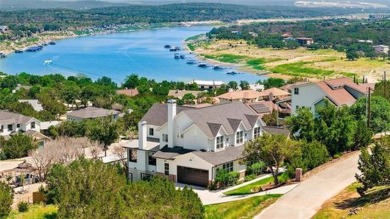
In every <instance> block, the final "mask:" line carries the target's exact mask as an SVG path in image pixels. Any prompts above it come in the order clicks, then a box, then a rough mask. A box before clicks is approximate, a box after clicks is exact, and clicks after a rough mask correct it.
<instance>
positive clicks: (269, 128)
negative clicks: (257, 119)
mask: <svg viewBox="0 0 390 219" xmlns="http://www.w3.org/2000/svg"><path fill="white" fill-rule="evenodd" d="M263 129H264V131H265V132H267V133H269V134H273V135H277V134H281V135H285V136H287V137H288V136H290V130H289V129H286V128H280V127H276V126H264V127H263Z"/></svg>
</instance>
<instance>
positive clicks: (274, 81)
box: [259, 78, 286, 89]
mask: <svg viewBox="0 0 390 219" xmlns="http://www.w3.org/2000/svg"><path fill="white" fill-rule="evenodd" d="M259 82H260V84H263V85H264V88H265V89H269V88H272V87H282V86H284V85H285V84H286V82H285V81H284V80H283V79H281V78H268V79H267V80H264V81H261V80H260V81H259Z"/></svg>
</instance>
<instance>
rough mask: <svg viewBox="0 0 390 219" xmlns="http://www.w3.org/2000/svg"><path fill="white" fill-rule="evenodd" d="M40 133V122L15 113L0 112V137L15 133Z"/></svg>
mask: <svg viewBox="0 0 390 219" xmlns="http://www.w3.org/2000/svg"><path fill="white" fill-rule="evenodd" d="M30 130H31V131H36V132H39V131H40V121H39V120H37V119H35V118H33V117H29V116H23V115H21V114H17V113H11V112H7V111H0V135H1V136H7V135H10V134H12V133H15V132H19V131H22V132H27V131H30Z"/></svg>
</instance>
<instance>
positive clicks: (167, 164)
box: [164, 163, 169, 176]
mask: <svg viewBox="0 0 390 219" xmlns="http://www.w3.org/2000/svg"><path fill="white" fill-rule="evenodd" d="M164 174H165V175H166V176H168V175H169V163H164Z"/></svg>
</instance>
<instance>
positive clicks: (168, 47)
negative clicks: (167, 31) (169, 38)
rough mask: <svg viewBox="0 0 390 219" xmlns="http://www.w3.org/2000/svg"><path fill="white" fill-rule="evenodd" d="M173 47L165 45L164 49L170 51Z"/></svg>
mask: <svg viewBox="0 0 390 219" xmlns="http://www.w3.org/2000/svg"><path fill="white" fill-rule="evenodd" d="M171 47H172V46H171V45H165V46H164V48H165V49H170V48H171Z"/></svg>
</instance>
